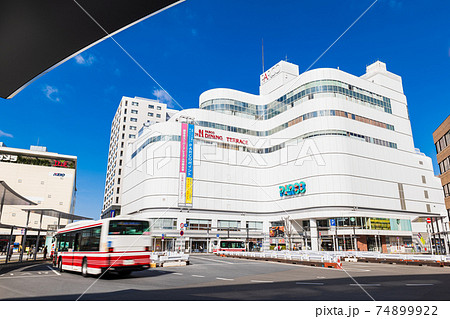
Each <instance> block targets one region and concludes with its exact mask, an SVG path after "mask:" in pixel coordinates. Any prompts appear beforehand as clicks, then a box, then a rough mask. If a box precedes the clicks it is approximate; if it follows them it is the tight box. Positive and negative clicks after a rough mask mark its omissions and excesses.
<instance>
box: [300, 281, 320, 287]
mask: <svg viewBox="0 0 450 319" xmlns="http://www.w3.org/2000/svg"><path fill="white" fill-rule="evenodd" d="M295 284H296V285H316V286H323V282H301V281H297V282H296V283H295Z"/></svg>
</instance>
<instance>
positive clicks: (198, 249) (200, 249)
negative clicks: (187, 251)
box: [191, 240, 208, 253]
mask: <svg viewBox="0 0 450 319" xmlns="http://www.w3.org/2000/svg"><path fill="white" fill-rule="evenodd" d="M207 248H208V242H207V241H206V240H192V244H191V252H193V253H206V252H208V250H207Z"/></svg>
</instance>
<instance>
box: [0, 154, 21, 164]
mask: <svg viewBox="0 0 450 319" xmlns="http://www.w3.org/2000/svg"><path fill="white" fill-rule="evenodd" d="M0 161H1V162H17V155H9V154H0Z"/></svg>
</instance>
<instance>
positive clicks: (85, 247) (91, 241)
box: [80, 227, 101, 251]
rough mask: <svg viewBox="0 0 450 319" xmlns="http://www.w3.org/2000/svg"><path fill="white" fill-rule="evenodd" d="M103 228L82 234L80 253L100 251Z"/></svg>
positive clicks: (96, 228) (84, 231)
mask: <svg viewBox="0 0 450 319" xmlns="http://www.w3.org/2000/svg"><path fill="white" fill-rule="evenodd" d="M100 234H101V227H94V228H89V229H85V230H83V231H82V232H81V240H80V251H99V250H100Z"/></svg>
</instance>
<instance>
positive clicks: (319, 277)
mask: <svg viewBox="0 0 450 319" xmlns="http://www.w3.org/2000/svg"><path fill="white" fill-rule="evenodd" d="M317 278H318V279H324V278H326V277H323V276H318V277H317Z"/></svg>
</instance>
